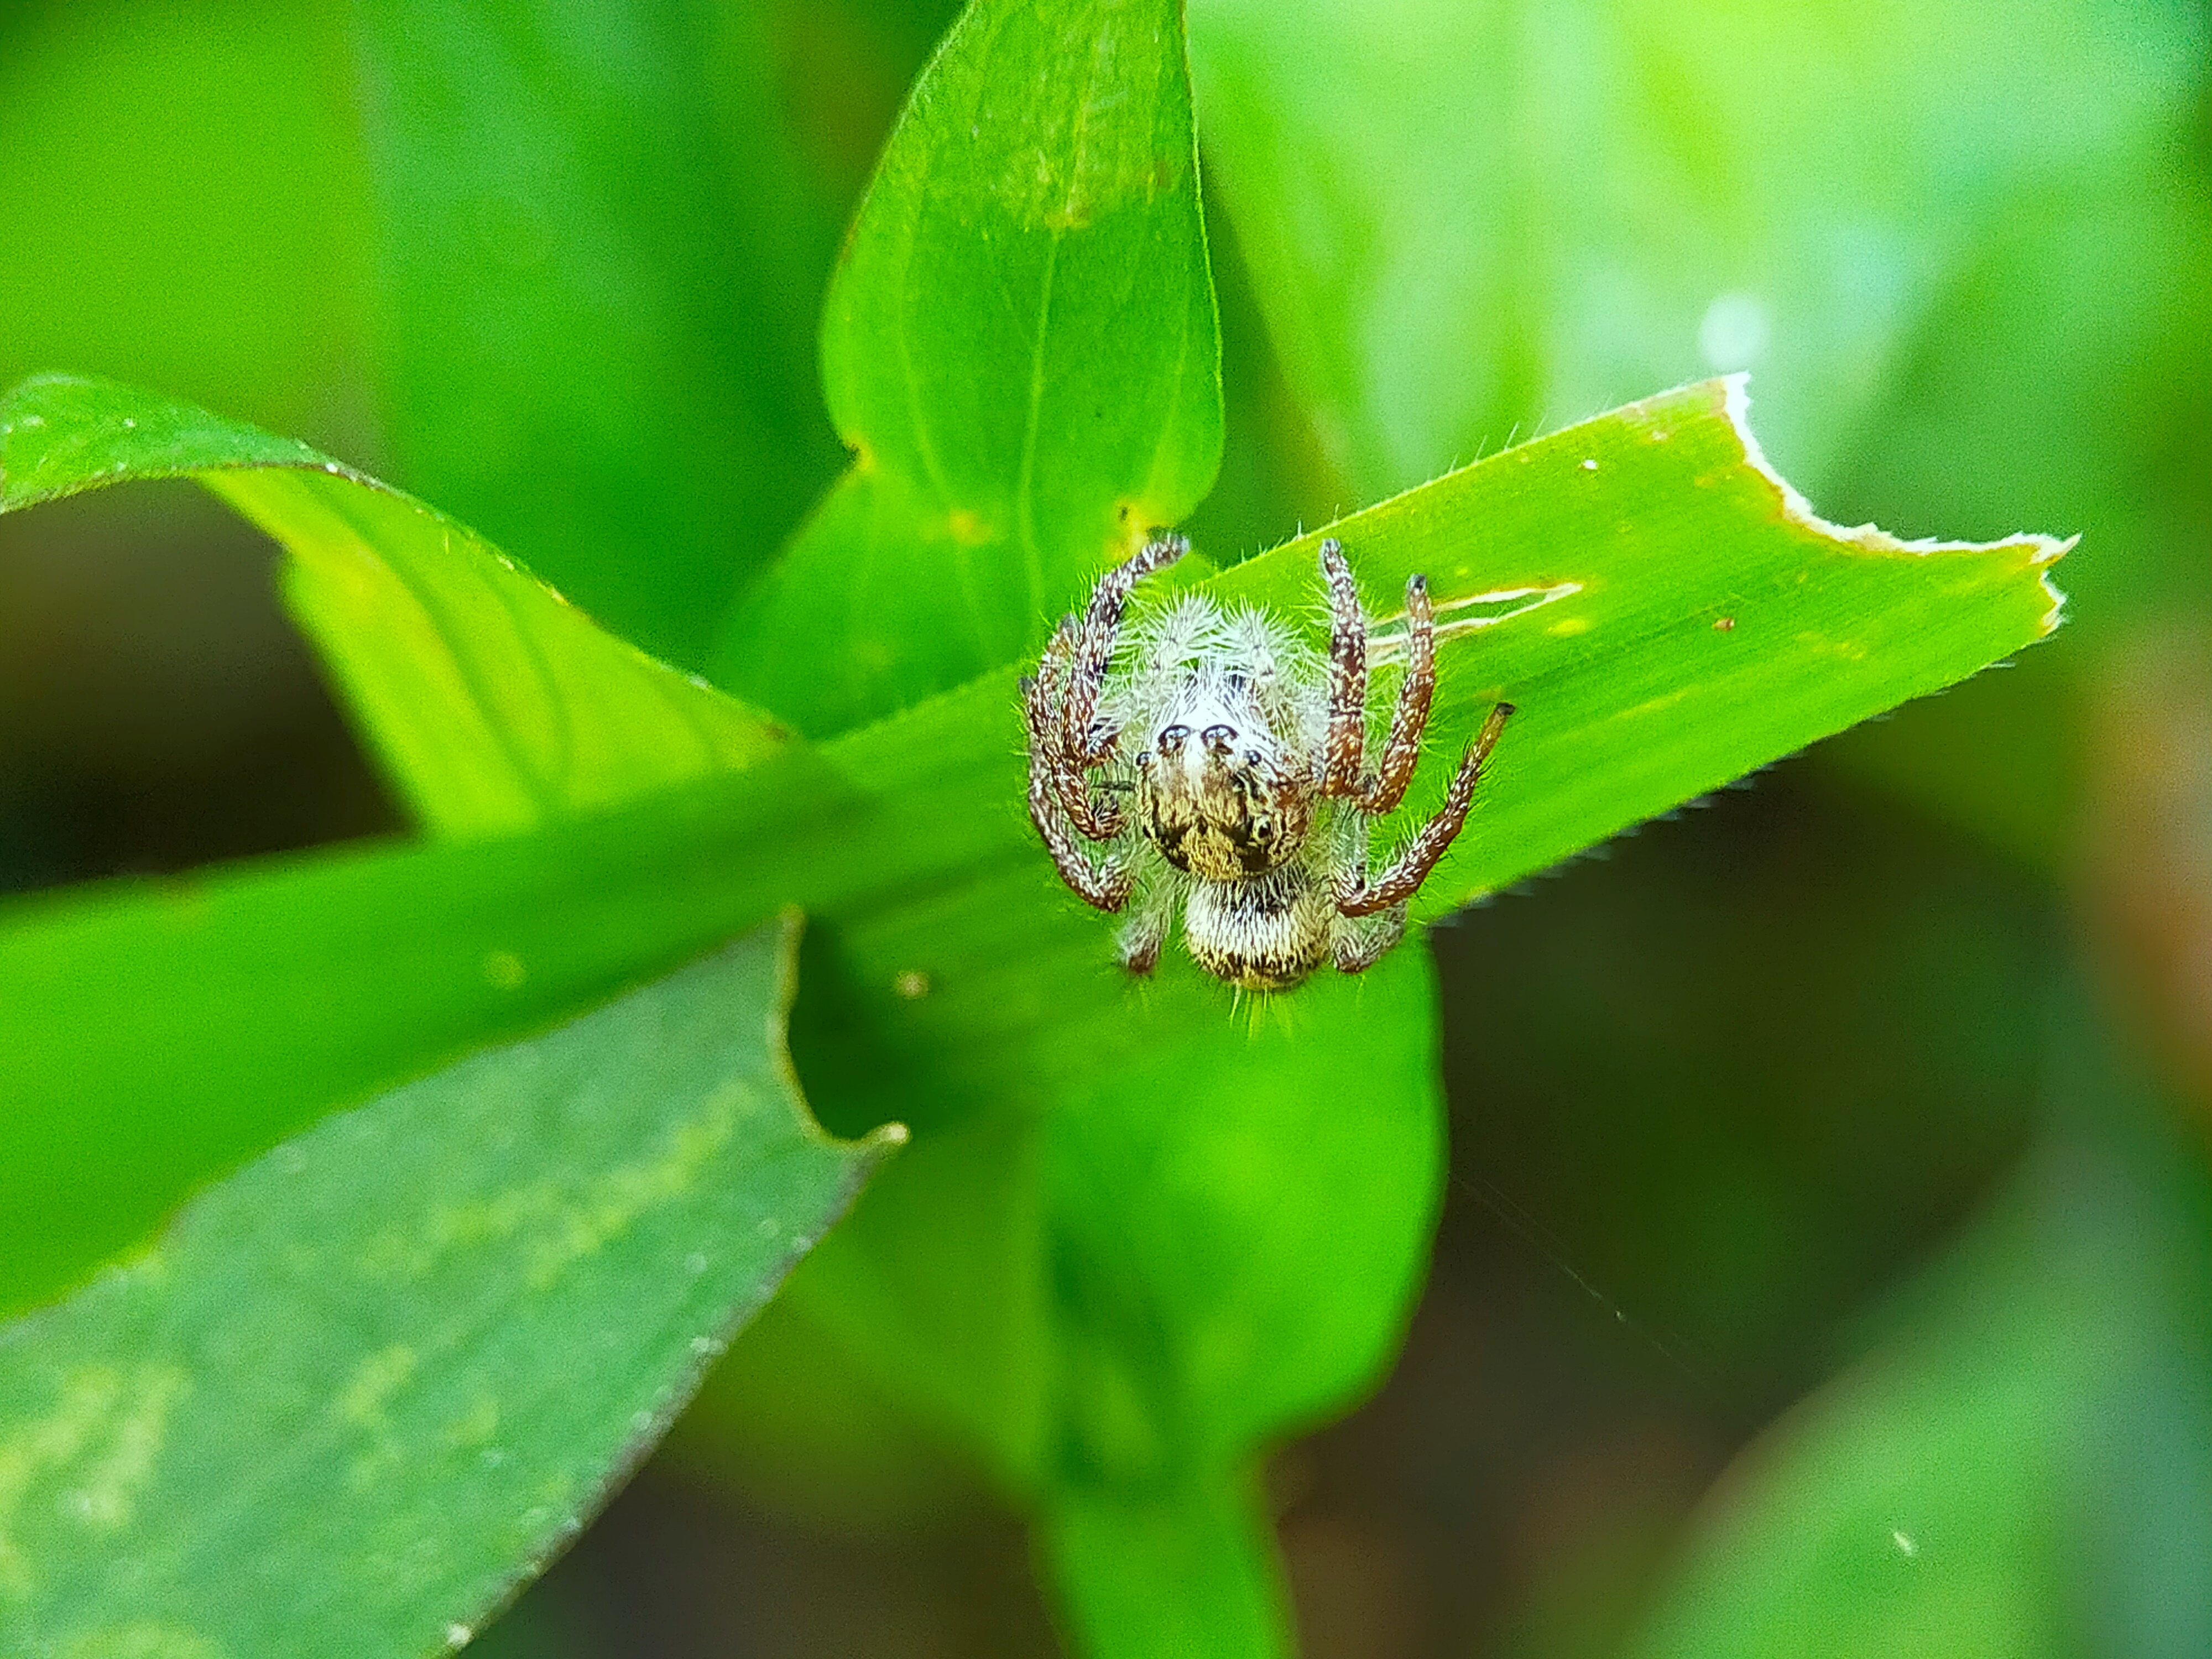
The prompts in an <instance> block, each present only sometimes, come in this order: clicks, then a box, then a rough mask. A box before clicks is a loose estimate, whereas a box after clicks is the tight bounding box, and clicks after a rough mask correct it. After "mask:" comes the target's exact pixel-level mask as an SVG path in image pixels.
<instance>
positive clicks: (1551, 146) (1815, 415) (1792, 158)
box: [1190, 0, 2202, 524]
mask: <svg viewBox="0 0 2212 1659" xmlns="http://www.w3.org/2000/svg"><path fill="white" fill-rule="evenodd" d="M1190 27H1191V40H1192V55H1193V58H1194V69H1195V72H1196V76H1197V82H1198V92H1199V100H1200V106H1201V112H1202V116H1203V131H1204V136H1205V140H1206V153H1207V160H1208V165H1209V167H1210V168H1211V173H1212V180H1213V183H1214V185H1215V186H1216V187H1217V188H1218V191H1219V192H1220V195H1221V198H1222V200H1223V202H1224V204H1225V205H1226V207H1227V209H1228V211H1229V214H1230V216H1231V219H1232V220H1233V222H1234V223H1235V225H1236V228H1237V237H1238V241H1239V244H1240V246H1242V247H1243V250H1244V252H1245V254H1246V257H1247V258H1248V259H1249V262H1250V264H1251V266H1252V268H1253V270H1254V273H1255V285H1256V287H1257V289H1258V291H1259V295H1260V299H1261V306H1262V307H1263V309H1264V310H1265V311H1266V313H1267V319H1268V324H1269V329H1270V332H1271V334H1272V335H1273V339H1274V341H1275V343H1276V345H1277V347H1278V349H1279V351H1280V353H1281V355H1282V358H1283V362H1284V367H1285V372H1286V373H1287V374H1288V375H1289V378H1290V380H1291V383H1292V385H1293V386H1295V387H1296V388H1297V391H1298V392H1299V395H1300V397H1301V399H1302V401H1304V404H1305V405H1306V407H1307V408H1308V410H1310V414H1311V417H1312V419H1313V422H1314V426H1315V428H1316V434H1317V435H1318V437H1319V438H1320V441H1321V443H1322V447H1323V449H1324V450H1325V451H1326V452H1327V453H1328V456H1329V458H1330V459H1331V460H1332V461H1333V462H1334V465H1335V466H1336V468H1337V469H1338V471H1339V476H1340V483H1341V486H1342V487H1344V488H1346V489H1348V490H1349V492H1350V493H1351V494H1352V495H1353V496H1354V497H1355V498H1357V499H1366V500H1373V499H1376V498H1377V497H1379V496H1381V495H1386V494H1388V493H1389V492H1391V491H1393V490H1396V489H1404V488H1406V487H1407V485H1410V484H1413V483H1419V482H1420V481H1421V480H1422V479H1424V478H1426V477H1431V476H1432V475H1433V474H1434V473H1435V472H1436V471H1437V470H1438V469H1439V468H1441V467H1443V466H1445V465H1449V464H1451V463H1452V462H1453V461H1455V459H1460V458H1464V457H1467V456H1469V455H1474V454H1477V453H1481V452H1483V451H1485V450H1488V449H1492V448H1495V447H1498V445H1500V444H1503V443H1506V442H1510V441H1511V435H1512V434H1513V433H1514V432H1515V431H1516V430H1521V431H1526V430H1528V429H1529V428H1530V427H1531V426H1532V425H1534V424H1538V423H1545V424H1548V423H1550V422H1556V421H1559V420H1561V419H1564V418H1572V417H1574V416H1579V415H1580V414H1581V413H1583V411H1584V410H1591V409H1598V408H1602V407H1605V406H1606V405H1607V404H1611V403H1613V401H1614V400H1616V399H1617V398H1619V397H1620V395H1621V394H1622V393H1623V392H1627V391H1632V390H1633V389H1635V388H1637V387H1639V386H1664V385H1668V384H1670V383H1672V382H1674V381H1677V380H1683V379H1686V378H1687V377H1689V376H1691V375H1693V374H1709V373H1712V372H1715V371H1734V370H1739V369H1746V368H1755V369H1756V370H1757V371H1758V372H1759V376H1760V380H1761V384H1762V385H1763V386H1765V390H1766V396H1767V398H1768V400H1769V402H1770V403H1771V418H1770V419H1768V421H1767V422H1766V425H1767V428H1768V429H1767V434H1766V435H1767V439H1768V442H1769V445H1770V447H1771V448H1772V450H1773V453H1775V455H1776V456H1777V457H1778V459H1780V460H1781V461H1782V462H1783V463H1784V465H1785V466H1787V467H1788V468H1789V470H1790V472H1791V475H1792V476H1793V477H1802V478H1803V479H1806V480H1809V481H1810V482H1811V483H1814V484H1816V485H1818V486H1819V487H1820V491H1821V493H1822V494H1823V495H1826V493H1827V491H1828V489H1829V488H1830V485H1831V483H1832V478H1831V476H1830V475H1831V473H1832V471H1833V470H1834V469H1835V468H1836V466H1837V465H1838V464H1839V463H1842V462H1844V461H1846V460H1848V459H1849V457H1850V450H1851V448H1852V447H1853V445H1854V444H1855V443H1857V442H1858V441H1860V431H1859V428H1860V426H1861V423H1862V422H1863V421H1864V420H1865V419H1866V418H1867V417H1868V416H1869V414H1870V413H1871V412H1873V411H1874V410H1875V409H1877V408H1878V407H1880V405H1881V402H1882V400H1883V399H1884V398H1885V397H1886V396H1887V394H1888V392H1889V390H1890V388H1891V386H1893V384H1894V382H1893V380H1892V378H1891V370H1892V369H1893V365H1894V363H1895V362H1896V361H1897V359H1898V357H1899V355H1900V353H1901V350H1902V349H1903V347H1904V346H1905V343H1906V342H1907V341H1908V340H1909V339H1911V337H1912V335H1913V332H1914V331H1915V330H1916V329H1917V326H1918V325H1920V324H1921V323H1922V322H1923V320H1925V319H1927V317H1928V316H1929V313H1930V312H1931V310H1932V309H1933V308H1934V307H1936V306H1937V305H1938V304H1939V303H1941V302H1942V300H1943V299H1944V297H1945V295H1946V294H1947V291H1948V289H1949V288H1950V287H1951V286H1952V285H1953V284H1954V283H1960V282H1961V281H1962V280H1964V279H1966V277H1968V276H1970V275H1971V273H1972V267H1973V265H1974V264H1975V262H1976V261H1977V260H1978V258H1980V257H1981V253H1982V251H1983V250H1984V249H1985V248H1986V247H1987V246H1988V245H1989V243H1990V240H1991V238H1992V237H1993V236H1997V235H2002V234H2005V231H2006V229H2007V228H2008V226H2009V225H2010V224H2011V223H2013V222H2015V221H2016V219H2017V218H2018V216H2020V215H2021V214H2022V213H2031V214H2032V213H2033V212H2035V211H2036V210H2037V207H2038V204H2039V203H2041V202H2043V201H2045V200H2047V199H2052V198H2066V199H2070V200H2072V201H2075V202H2079V203H2101V202H2103V201H2105V200H2106V198H2108V197H2113V196H2116V195H2122V194H2125V193H2128V192H2130V191H2140V190H2141V189H2142V181H2143V180H2144V179H2146V178H2147V177H2148V176H2149V173H2150V171H2151V168H2152V166H2153V164H2154V158H2155V157H2158V156H2160V155H2162V154H2168V153H2171V152H2172V151H2173V150H2175V149H2178V148H2179V146H2180V145H2182V144H2184V143H2186V142H2188V141H2187V139H2186V138H2185V134H2186V132H2187V131H2189V123H2190V122H2191V121H2192V120H2193V119H2194V117H2193V115H2192V114H2191V112H2192V111H2193V109H2194V108H2195V106H2196V103H2197V91H2196V82H2197V73H2198V65H2199V64H2200V63H2201V61H2202V30H2201V27H2199V26H2198V24H2197V21H2195V20H2194V19H2193V18H2192V17H2191V12H2190V9H2189V8H2187V7H2185V6H2184V5H2181V4H2179V3H2160V4H2153V5H2133V4H2127V3H2113V0H2033V3H2029V4H2026V5H2020V4H2012V3H2004V0H1957V3H1948V4H1944V5H1940V6H1930V5H1923V4H1916V3H1912V0H1874V3H1869V4H1865V5H1857V6H1851V7H1846V8H1821V7H1802V6H1766V5H1761V4H1758V3H1755V0H1728V3H1723V4H1708V3H1702V0H1676V3H1662V4H1655V5H1649V6H1642V7H1637V8H1632V9H1624V8H1619V7H1602V6H1587V5H1582V6H1575V5H1571V6H1562V7H1547V8H1542V9H1524V8H1521V7H1516V6H1510V5H1506V4H1503V3H1497V0H1490V3H1470V0H1393V3H1388V4H1379V5H1360V6H1347V5H1339V4H1334V3H1331V0H1288V3H1277V0H1193V3H1192V5H1191V22H1190ZM2027 109H2033V111H2034V112H2035V117H2034V118H2033V119H2032V120H2028V119H2022V118H2021V111H2023V110H2027ZM1475 110H1479V111H1480V112H1482V116H1481V118H1470V115H1469V112H1470V111H1475ZM2037 259H2038V262H2039V264H2045V265H2048V264H2057V263H2063V262H2062V261H2060V260H2058V259H2057V258H2056V256H2054V254H2053V253H2052V252H2051V249H2049V248H2048V247H2043V248H2039V250H2038V252H2037ZM1981 332H1982V336H1983V337H1986V338H2008V337H2010V336H2007V335H2005V334H2004V333H2002V331H1993V330H1989V329H1986V328H1984V329H1983V330H1982V331H1981ZM2145 343H2146V344H2148V339H2147V340H2146V341H2145ZM2033 355H2034V354H2030V356H2033ZM2052 390H2053V388H2052V386H2051V382H2050V381H2049V380H2046V379H2044V378H2040V377H2039V378H2038V380H2037V381H2036V384H2035V386H2034V390H2033V394H2032V396H2033V398H2034V399H2036V400H2039V401H2040V400H2044V399H2046V398H2049V397H2050V396H2051V395H2052ZM2057 395H2058V396H2060V397H2063V396H2064V395H2065V393H2064V391H2063V379H2062V380H2060V382H2059V389H2058V391H2057ZM2100 424H2101V422H2100ZM2030 453H2036V454H2039V455H2041V454H2044V453H2045V452H2043V451H2041V450H2040V449H2038V450H2035V451H2031V452H2030ZM2046 459H2047V458H2046ZM1969 471H1970V472H1971V469H1969ZM2016 510H2017V509H2016V508H2015V511H2016ZM2017 522H2019V520H2018V519H2017V518H2016V517H2013V516H2011V515H2010V514H2008V519H2007V523H2008V524H2012V523H2017Z"/></svg>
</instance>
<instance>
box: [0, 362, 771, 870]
mask: <svg viewBox="0 0 2212 1659" xmlns="http://www.w3.org/2000/svg"><path fill="white" fill-rule="evenodd" d="M165 477H197V478H198V479H199V480H200V481H201V482H203V483H205V484H206V485H207V486H208V488H210V489H212V490H213V491H214V492H215V493H216V495H220V496H222V498H223V500H225V501H228V502H229V503H230V505H231V506H232V507H235V508H236V509H237V510H238V511H239V512H240V513H242V514H243V515H244V516H246V518H248V519H250V520H252V521H253V522H254V523H255V524H257V525H258V526H260V527H261V528H262V529H264V530H265V531H267V532H269V534H270V536H272V537H274V538H276V541H277V542H279V543H280V544H283V547H284V549H285V550H286V552H287V553H288V554H289V559H288V560H287V561H286V563H285V566H284V574H283V581H284V597H285V599H286V601H287V603H288V604H289V605H290V607H291V610H292V613H293V615H294V616H295V617H297V618H298V619H299V622H300V624H301V627H302V628H304V629H306V630H307V633H308V635H309V636H310V637H311V638H313V640H314V641H315V643H316V644H317V646H318V647H319V648H320V649H321V651H322V653H323V655H324V658H325V661H326V662H328V663H329V665H330V666H331V671H332V672H333V673H334V674H335V675H336V676H337V679H338V681H339V684H340V686H341V689H342V690H343V691H344V693H345V695H346V697H347V700H348V702H349V703H350V704H351V706H352V708H353V711H354V714H355V715H356V719H358V720H360V722H361V723H362V726H364V727H365V728H366V732H367V734H368V738H369V740H370V741H371V743H372V744H374V747H375V749H376V750H377V751H378V752H379V754H380V757H381V758H382V759H383V761H384V762H385V763H386V767H387V768H388V769H389V770H390V771H391V773H392V777H393V779H394V781H395V782H396V783H397V784H398V787H399V788H400V789H401V791H402V792H403V793H404V795H405V797H406V798H407V799H408V800H409V802H410V805H412V806H413V807H414V808H415V810H416V813H417V814H418V815H419V816H420V817H421V818H422V820H423V822H424V823H426V824H427V825H428V827H429V828H431V829H434V830H435V831H437V832H439V833H440V834H443V835H485V834H491V833H496V832H499V831H503V830H513V829H522V828H524V827H526V826H528V825H531V824H533V823H541V822H543V821H544V820H545V819H546V818H548V817H555V816H558V815H561V814H564V813H574V812H576V811H586V810H589V809H592V808H594V807H604V806H607V805H612V804H613V803H615V802H617V801H619V800H622V799H626V798H628V797H629V796H631V795H635V794H638V793H644V792H646V791H649V790H652V789H654V788H658V787H665V786H666V785H668V784H671V783H675V782H678V781H682V780H684V779H686V778H692V777H697V776H700V775H703V774H706V773H708V772H713V771H718V770H724V769H729V768H732V767H738V766H744V765H747V764H750V763H751V762H753V761H755V760H757V759H758V758H760V757H762V756H763V755H765V754H768V753H769V752H771V751H772V750H774V749H775V747H776V745H777V744H778V742H779V741H780V734H779V733H778V732H776V731H775V727H774V726H771V725H769V723H768V722H766V721H764V720H762V719H761V718H760V717H759V716H758V715H757V714H752V713H751V712H750V711H749V710H747V709H744V708H740V707H739V706H738V705H737V704H735V703H733V702H731V701H730V700H729V699H728V698H726V697H724V696H721V695H720V694H719V693H717V692H715V691H714V690H712V689H711V688H709V687H708V686H707V685H705V684H703V683H702V682H699V681H696V680H693V679H690V678H687V677H685V676H684V675H682V674H679V673H678V672H677V671H674V670H673V669H671V668H669V667H667V666H666V665H664V664H661V663H658V662H655V661H653V659H650V658H648V657H647V656H645V655H643V654H642V653H640V652H638V651H637V650H636V649H635V647H631V646H629V645H626V644H624V643H623V642H622V641H619V640H617V639H616V638H614V637H613V636H612V635H608V634H606V633H604V632H602V631H601V630H600V629H599V628H597V627H596V626H594V625H593V624H592V622H591V620H590V619H589V618H588V617H585V616H584V615H583V614H582V613H581V612H580V611H576V610H575V609H574V608H573V607H572V606H570V605H568V604H567V603H566V602H565V601H563V600H562V599H561V598H560V596H559V595H558V594H556V593H555V592H552V591H551V590H550V589H549V588H547V587H545V586H543V585H542V584H540V583H539V582H538V581H537V580H534V579H533V578H532V577H531V576H530V575H528V574H526V573H525V572H523V571H521V570H520V569H518V568H516V567H515V566H514V564H513V562H512V561H510V560H508V559H507V558H506V557H505V556H503V555H501V554H500V553H498V552H496V551H495V550H493V549H492V548H490V547H489V546H488V545H487V544H484V543H483V541H482V540H480V539H479V538H477V536H476V535H475V534H474V533H473V532H471V531H469V530H468V529H466V528H465V527H464V526H460V525H458V524H455V523H454V522H453V520H450V519H448V518H447V517H445V516H444V515H443V514H442V513H437V512H435V511H433V510H432V509H431V508H429V507H425V506H423V505H422V503H421V502H419V501H415V500H413V499H412V498H410V497H409V496H406V495H400V494H398V492H397V491H395V490H392V489H386V487H385V486H383V485H381V484H380V483H377V482H376V481H375V480H374V479H372V478H369V477H364V476H363V475H362V474H361V473H358V472H356V471H353V470H352V469H351V468H349V467H346V466H343V465H340V464H339V463H338V462H337V461H334V460H331V459H328V458H327V457H325V456H323V455H319V454H318V453H315V452H314V451H313V450H312V449H310V448H308V447H307V446H306V445H305V444H301V443H295V442H293V441H289V440H287V439H282V438H275V437H271V436H270V435H269V434H267V433H265V432H260V431H257V430H255V429H254V428H252V427H248V426H246V425H243V424H241V423H240V422H232V421H226V420H222V419H221V418H219V417H217V416H212V415H209V414H207V413H206V412H205V411H204V410H197V409H194V408H192V407H191V406H190V405H189V404H179V403H173V402H171V401H169V400H167V399H165V398H154V397H149V396H147V395H145V394H143V393H141V392H132V391H130V390H128V389H127V388H125V387H122V386H112V385H110V384H108V383H106V382H105V381H100V380H76V379H72V378H70V377H66V376H61V375H45V376H40V377H39V378H36V379H33V380H26V381H25V382H23V384H21V386H16V387H15V389H14V390H13V391H11V392H9V393H8V394H7V395H6V396H5V397H4V398H0V513H4V512H13V511H15V510H17V509H20V508H22V507H30V506H33V505H35V504H36V503H38V502H40V501H52V500H54V499H57V498H58V497H61V496H65V495H77V494H80V493H82V491H85V490H88V489H96V488H99V487H100V486H101V485H104V484H112V483H124V482H126V481H128V480H132V479H142V478H165Z"/></svg>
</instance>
